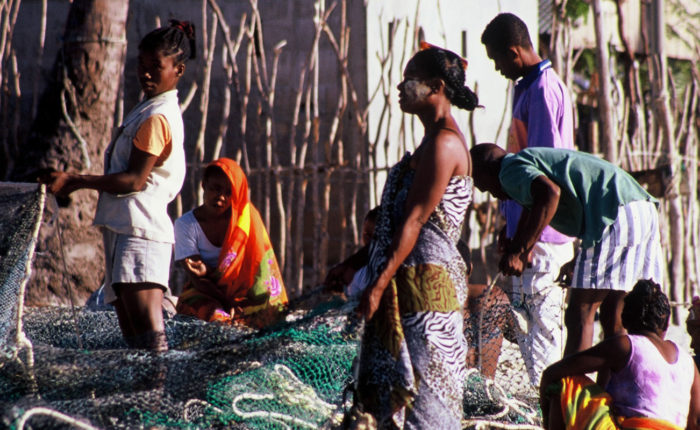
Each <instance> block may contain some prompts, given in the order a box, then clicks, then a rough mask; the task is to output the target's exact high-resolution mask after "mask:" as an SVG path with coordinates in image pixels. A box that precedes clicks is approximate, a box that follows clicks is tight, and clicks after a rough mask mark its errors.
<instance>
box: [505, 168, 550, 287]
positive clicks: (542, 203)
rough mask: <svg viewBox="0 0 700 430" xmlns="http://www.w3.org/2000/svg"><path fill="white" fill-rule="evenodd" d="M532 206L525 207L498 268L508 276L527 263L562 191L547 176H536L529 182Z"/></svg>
mask: <svg viewBox="0 0 700 430" xmlns="http://www.w3.org/2000/svg"><path fill="white" fill-rule="evenodd" d="M530 193H531V195H532V207H531V208H529V209H528V208H523V213H522V215H521V216H520V221H519V222H518V228H517V230H516V232H515V235H514V236H513V238H512V239H511V240H510V241H509V242H508V248H507V249H506V251H505V253H504V254H503V256H502V257H501V261H500V262H499V264H498V268H499V269H500V270H501V271H502V272H503V273H504V274H506V275H516V276H519V275H520V274H521V273H522V272H523V270H524V269H525V267H526V265H527V259H528V255H529V253H530V251H531V250H532V248H533V247H534V246H535V243H537V240H538V239H539V237H540V235H541V234H542V230H544V228H545V227H546V226H547V225H549V223H550V221H551V220H552V218H553V217H554V214H555V213H556V211H557V207H558V206H559V196H560V193H561V190H560V188H559V186H558V185H557V184H555V183H554V182H553V181H552V180H551V179H549V178H547V177H546V176H544V175H540V176H538V177H536V178H535V179H534V180H533V181H532V183H531V184H530Z"/></svg>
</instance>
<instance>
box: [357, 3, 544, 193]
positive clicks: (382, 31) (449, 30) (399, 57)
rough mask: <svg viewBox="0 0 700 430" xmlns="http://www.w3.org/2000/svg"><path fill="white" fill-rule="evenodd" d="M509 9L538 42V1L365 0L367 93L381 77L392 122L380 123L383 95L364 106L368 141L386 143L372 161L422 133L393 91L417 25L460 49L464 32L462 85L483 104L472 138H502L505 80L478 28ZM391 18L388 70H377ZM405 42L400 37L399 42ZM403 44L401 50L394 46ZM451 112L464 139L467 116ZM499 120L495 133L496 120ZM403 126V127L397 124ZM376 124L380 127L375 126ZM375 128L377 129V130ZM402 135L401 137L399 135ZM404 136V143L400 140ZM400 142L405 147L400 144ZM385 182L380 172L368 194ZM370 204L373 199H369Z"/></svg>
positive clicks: (399, 150) (429, 37) (395, 153)
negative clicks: (392, 35) (393, 33)
mask: <svg viewBox="0 0 700 430" xmlns="http://www.w3.org/2000/svg"><path fill="white" fill-rule="evenodd" d="M501 12H512V13H514V14H516V15H518V16H519V17H520V18H522V19H523V21H525V22H526V23H527V25H528V27H529V29H530V35H531V37H532V38H533V44H534V45H535V46H537V0H501V1H499V2H484V1H476V0H461V1H460V0H434V1H418V0H368V1H367V93H368V94H369V95H370V96H371V95H372V93H373V92H374V90H375V88H377V86H378V85H380V83H381V81H382V79H384V81H385V85H384V88H385V90H388V91H389V94H390V103H391V119H392V122H391V123H390V124H387V122H386V119H385V120H384V123H382V124H380V115H381V110H382V106H383V104H384V97H383V96H382V95H381V94H378V95H377V96H375V98H374V99H373V101H372V103H371V105H370V108H369V136H370V141H373V140H374V137H375V136H377V135H378V134H379V136H382V138H380V139H379V142H380V146H383V137H386V140H387V142H388V144H389V147H388V150H387V151H386V153H384V152H383V151H379V152H380V154H379V155H378V157H377V165H378V166H382V165H384V164H389V165H391V164H393V163H394V162H396V161H397V160H398V158H399V157H400V155H401V154H403V152H404V150H411V151H412V150H413V149H414V147H415V146H416V145H418V144H419V143H420V139H421V138H422V131H423V130H422V127H421V126H420V123H419V122H418V121H417V119H416V118H413V117H410V116H408V115H403V114H402V113H401V111H400V110H399V107H398V90H396V85H397V84H398V83H399V82H400V81H401V76H402V73H403V67H404V66H405V64H406V63H407V62H408V60H409V59H410V57H411V55H412V54H413V53H414V52H415V51H416V49H417V48H416V46H415V40H416V39H417V38H416V37H415V34H416V33H417V31H418V30H417V28H419V27H420V28H422V29H423V32H424V34H425V40H426V41H427V42H429V43H432V44H434V45H438V46H441V47H444V48H447V49H449V50H451V51H454V52H456V53H457V54H460V55H462V54H463V46H462V45H463V42H462V40H463V36H462V32H466V58H467V60H468V62H469V66H468V68H467V77H466V80H467V85H469V86H470V87H471V88H472V89H473V90H476V92H477V94H478V95H479V103H480V104H482V105H483V106H484V108H479V109H477V110H476V111H475V112H474V121H473V123H474V134H475V136H476V141H477V142H494V141H496V142H497V143H499V144H501V145H503V144H504V143H505V138H506V133H507V126H508V124H509V123H510V111H509V109H506V112H505V117H503V115H504V109H505V108H506V106H507V103H509V97H510V91H509V81H507V80H506V79H505V78H504V77H503V76H501V75H500V74H499V73H498V72H496V71H495V69H494V67H493V63H492V62H491V61H490V60H489V59H488V57H487V56H486V51H485V49H484V47H483V45H482V44H481V33H482V32H483V30H484V28H485V27H486V25H487V24H488V23H489V22H490V21H491V19H493V18H494V17H495V16H496V15H497V14H498V13H501ZM393 20H396V26H397V32H396V37H395V40H394V42H393V43H394V56H393V58H392V60H391V66H392V70H391V73H390V74H388V73H385V74H384V75H383V74H382V69H381V66H380V60H379V59H378V56H380V57H383V56H385V55H386V52H387V44H388V42H387V39H388V31H389V23H390V22H391V21H393ZM404 41H405V42H404ZM400 47H403V50H401V49H398V48H400ZM453 114H454V115H455V117H456V118H457V121H458V123H459V125H460V127H461V129H462V132H463V133H464V134H465V136H466V137H467V140H469V135H470V127H469V115H468V113H467V112H466V111H463V110H460V109H457V108H455V109H454V110H453ZM501 122H503V125H502V127H501V131H500V134H499V135H498V136H497V130H498V128H499V124H500V123H501ZM402 125H403V127H402ZM378 129H379V130H378ZM378 131H379V133H378ZM404 136H405V139H403V137H404ZM403 141H405V144H404V143H403ZM404 145H405V146H404ZM383 181H384V175H380V177H379V180H378V184H377V189H373V190H372V193H371V195H372V196H373V197H374V198H377V199H378V198H379V195H378V194H379V193H380V192H381V188H382V185H383ZM373 203H374V202H373Z"/></svg>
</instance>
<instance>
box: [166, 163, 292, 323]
mask: <svg viewBox="0 0 700 430" xmlns="http://www.w3.org/2000/svg"><path fill="white" fill-rule="evenodd" d="M202 189H203V190H204V202H203V204H202V205H201V206H199V207H197V208H195V209H193V210H191V211H189V212H187V213H186V214H184V215H183V216H182V217H180V218H178V219H177V220H176V221H175V261H176V262H178V263H180V264H181V265H182V266H183V267H184V268H185V271H186V272H187V273H188V275H189V281H188V283H187V284H186V285H185V288H184V291H183V292H182V294H181V295H180V297H179V300H178V305H177V311H178V313H180V314H185V315H192V316H195V317H197V318H199V319H202V320H205V321H219V322H224V323H234V322H237V323H242V324H245V325H248V326H251V327H255V328H262V327H265V326H267V325H270V324H272V323H274V322H276V321H277V320H278V319H279V317H280V316H281V313H282V311H283V310H284V308H285V306H286V305H287V303H288V300H287V293H286V291H285V288H284V284H283V282H282V276H281V273H280V270H279V266H278V264H277V258H276V257H275V253H274V251H273V249H272V245H271V244H270V238H269V237H268V235H267V230H266V229H265V226H264V225H263V223H262V219H261V218H260V214H259V213H258V211H257V209H255V207H254V206H253V204H252V203H251V202H250V200H249V198H248V181H247V179H246V176H245V174H244V173H243V171H242V170H241V168H240V166H239V165H238V164H237V163H236V162H235V161H233V160H231V159H228V158H220V159H218V160H215V161H213V162H211V163H210V164H209V166H207V168H206V170H205V171H204V177H203V179H202Z"/></svg>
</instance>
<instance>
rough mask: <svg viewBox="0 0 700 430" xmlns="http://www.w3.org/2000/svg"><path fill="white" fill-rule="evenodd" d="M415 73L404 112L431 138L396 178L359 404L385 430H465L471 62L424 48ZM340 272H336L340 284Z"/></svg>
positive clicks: (379, 235) (372, 264) (378, 253)
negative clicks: (460, 119)
mask: <svg viewBox="0 0 700 430" xmlns="http://www.w3.org/2000/svg"><path fill="white" fill-rule="evenodd" d="M421 48H423V49H422V50H421V51H419V52H418V53H417V54H416V55H415V56H414V57H413V58H411V60H410V61H409V62H408V64H407V65H406V68H405V70H404V80H403V81H402V82H401V83H400V84H399V86H398V90H399V103H400V105H401V109H402V110H403V111H404V112H406V113H411V114H414V115H417V116H418V118H419V119H420V121H421V122H422V123H423V126H424V127H425V136H424V138H423V140H422V141H421V143H420V145H419V146H418V148H416V150H415V152H414V153H413V154H406V155H405V156H404V157H403V159H402V160H401V161H400V162H399V163H398V164H397V165H395V166H394V167H393V168H392V169H391V171H390V173H389V176H388V178H387V182H386V184H385V186H384V191H383V193H382V201H381V207H380V212H379V217H378V220H377V226H376V228H375V233H374V237H373V239H372V242H371V243H370V246H369V259H368V271H369V274H370V276H369V279H371V280H373V282H371V283H370V284H369V286H368V287H367V289H366V290H365V292H364V293H363V296H362V299H361V301H360V306H359V308H358V311H359V312H360V313H361V314H362V315H363V316H364V317H365V318H366V320H367V324H366V327H365V333H364V335H363V339H362V349H361V351H362V353H361V357H360V369H359V381H358V382H359V384H358V393H357V399H358V401H359V403H360V406H361V408H362V409H363V410H364V412H368V413H370V414H372V415H373V416H374V417H375V418H376V419H377V422H378V427H379V428H418V429H428V428H434V429H459V428H461V418H462V383H463V380H464V377H465V370H466V369H465V359H466V352H467V345H466V341H465V339H464V334H463V330H462V314H461V308H462V306H463V305H464V302H465V300H466V294H467V293H466V291H467V286H466V266H465V263H464V260H462V257H461V256H460V254H459V252H458V250H457V241H458V239H459V236H460V232H461V230H462V224H463V222H464V218H465V214H466V211H467V206H468V205H469V204H470V202H471V196H472V191H471V190H472V178H471V176H470V174H471V159H470V156H469V151H468V149H467V147H466V143H465V140H464V136H463V135H462V133H461V132H460V130H459V127H458V126H457V123H456V121H455V119H454V118H453V117H452V114H451V106H452V105H455V106H457V107H459V108H462V109H468V110H472V109H474V108H475V107H476V106H477V103H478V100H477V97H476V94H474V93H473V92H472V91H471V90H470V89H469V88H467V87H466V86H465V85H464V80H465V68H466V61H465V60H463V59H461V58H460V57H459V56H457V55H456V54H454V53H453V52H450V51H447V50H444V49H441V48H437V47H433V46H430V45H427V46H421ZM332 275H333V272H331V277H332Z"/></svg>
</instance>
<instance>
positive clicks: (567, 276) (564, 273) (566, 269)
mask: <svg viewBox="0 0 700 430" xmlns="http://www.w3.org/2000/svg"><path fill="white" fill-rule="evenodd" d="M575 263H576V259H573V260H571V261H569V262H567V263H564V264H563V265H562V266H561V269H559V276H557V279H555V280H554V281H555V282H558V283H559V285H561V286H562V287H570V286H571V282H572V280H573V279H574V267H575Z"/></svg>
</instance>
